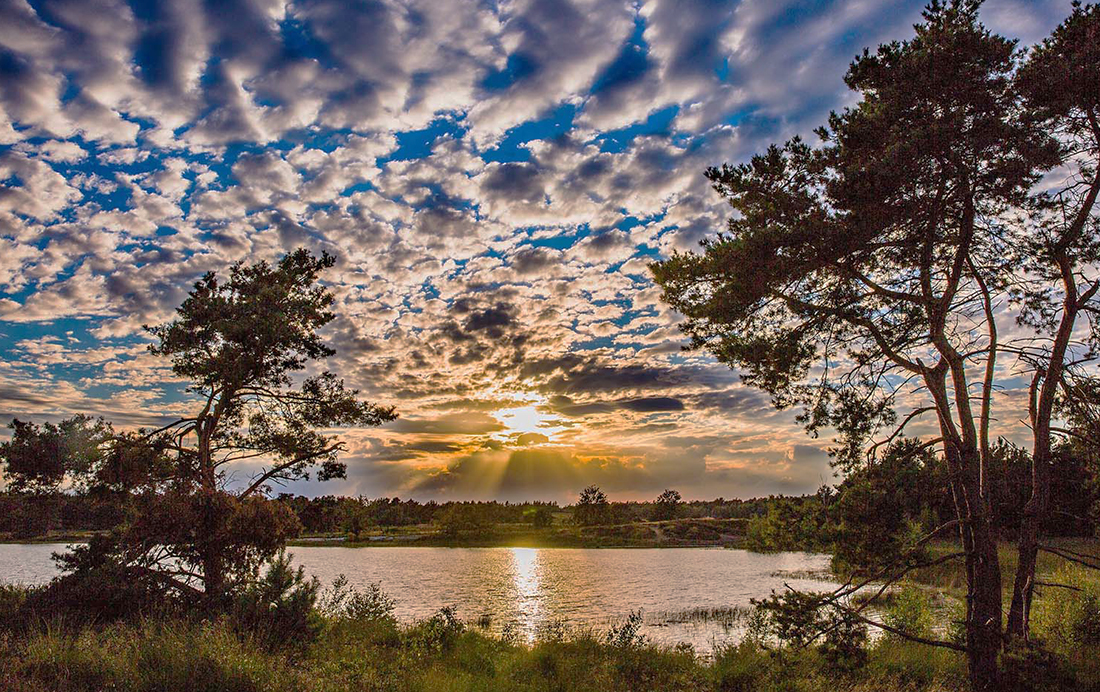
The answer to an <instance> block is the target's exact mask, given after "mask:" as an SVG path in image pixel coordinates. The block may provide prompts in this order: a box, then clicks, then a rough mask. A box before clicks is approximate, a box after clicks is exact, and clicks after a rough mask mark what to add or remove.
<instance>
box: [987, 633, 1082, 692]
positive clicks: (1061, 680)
mask: <svg viewBox="0 0 1100 692" xmlns="http://www.w3.org/2000/svg"><path fill="white" fill-rule="evenodd" d="M1000 682H1001V689H1002V690H1003V691H1004V692H1070V690H1074V689H1076V687H1075V685H1074V682H1073V679H1072V678H1071V677H1070V676H1069V675H1068V674H1067V672H1066V671H1065V670H1064V669H1063V668H1062V667H1061V666H1060V665H1059V664H1058V659H1057V658H1055V656H1054V654H1053V653H1051V652H1050V651H1049V650H1047V649H1045V648H1044V647H1043V646H1042V644H1041V643H1039V642H1035V641H1026V642H1025V641H1020V640H1018V639H1013V640H1010V641H1009V642H1007V643H1006V644H1005V648H1004V652H1003V653H1002V654H1001V681H1000Z"/></svg>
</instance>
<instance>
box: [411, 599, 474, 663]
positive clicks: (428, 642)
mask: <svg viewBox="0 0 1100 692" xmlns="http://www.w3.org/2000/svg"><path fill="white" fill-rule="evenodd" d="M465 631H466V626H465V625H463V624H462V621H461V620H459V619H458V614H457V611H456V610H455V608H454V606H444V607H443V608H440V609H439V610H438V611H436V613H435V615H432V616H431V617H430V618H428V619H427V620H424V621H423V622H420V623H418V624H417V625H416V626H414V627H413V628H411V629H409V630H408V631H407V632H406V633H405V640H406V642H407V643H408V645H409V647H410V648H411V649H412V651H413V653H414V654H417V655H419V656H428V655H432V654H438V653H441V652H444V651H450V650H451V649H453V648H454V646H455V643H456V642H457V641H458V638H459V637H460V636H461V635H462V634H463V633H464V632H465Z"/></svg>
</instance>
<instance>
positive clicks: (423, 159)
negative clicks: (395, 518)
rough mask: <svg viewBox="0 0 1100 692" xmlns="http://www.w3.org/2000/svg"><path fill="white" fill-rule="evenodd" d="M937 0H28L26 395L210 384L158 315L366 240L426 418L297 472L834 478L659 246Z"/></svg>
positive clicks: (526, 485) (381, 340)
mask: <svg viewBox="0 0 1100 692" xmlns="http://www.w3.org/2000/svg"><path fill="white" fill-rule="evenodd" d="M920 5H921V3H919V2H913V1H912V0H894V1H890V0H876V1H868V0H837V1H833V2H827V1H818V2H810V1H806V2H795V1H778V0H745V1H744V2H720V1H715V2H704V1H701V0H700V1H698V2H687V1H681V2H674V1H671V0H639V1H637V2H616V1H609V0H574V1H570V0H555V1H549V0H530V1H517V2H491V1H477V2H474V1H466V0H423V1H420V0H408V1H405V2H397V1H392V2H391V1H389V0H386V1H377V2H374V1H369V2H368V1H363V2H348V1H345V0H319V1H316V2H290V3H287V2H282V1H274V0H208V1H206V2H199V1H197V0H164V1H160V2H140V1H138V0H134V1H132V2H124V1H122V0H60V1H54V0H35V1H33V2H27V1H26V0H0V245H2V248H0V334H2V336H0V348H2V350H3V358H2V360H0V416H2V417H3V419H4V420H5V422H6V421H7V420H10V419H11V417H13V416H19V417H21V418H31V419H38V420H41V419H57V418H61V417H65V416H67V415H71V414H72V413H77V412H86V413H91V414H94V415H103V416H105V417H107V418H109V419H111V420H113V421H114V422H115V423H116V424H119V425H122V426H137V425H151V424H155V423H156V422H157V421H159V420H162V419H164V418H165V417H167V416H169V415H171V414H173V413H178V412H179V411H181V410H185V409H184V403H183V402H184V399H185V394H184V392H183V391H182V388H181V384H180V383H179V382H176V381H175V380H174V379H173V377H172V374H171V372H170V371H168V370H167V369H166V367H165V364H164V363H161V362H158V361H157V359H155V358H153V357H152V356H150V355H149V354H148V353H147V352H146V346H147V344H148V339H147V337H146V336H145V335H144V334H143V332H142V329H141V326H142V325H143V324H155V323H158V322H161V321H164V320H166V319H168V318H169V317H170V316H171V313H172V310H173V309H174V308H175V306H177V305H178V304H179V303H180V301H181V300H182V299H183V297H184V295H185V294H186V291H187V289H188V288H189V286H190V284H191V283H192V282H193V281H194V280H195V279H196V278H198V277H199V276H200V275H201V274H202V273H204V272H206V271H209V270H217V271H222V270H224V269H225V268H226V267H227V266H229V265H230V264H231V263H232V262H234V261H237V260H246V261H254V260H257V259H269V260H270V259H275V258H277V257H279V256H280V255H281V254H283V253H284V252H286V251H287V250H289V249H292V248H294V247H298V246H306V247H309V248H310V249H311V250H313V251H314V252H321V251H328V252H330V253H333V254H335V255H337V256H338V258H339V261H338V264H337V267H336V268H335V270H334V271H332V272H330V274H329V275H328V276H327V277H326V278H327V280H328V281H329V283H330V285H331V286H332V287H333V288H334V290H335V291H336V293H337V296H338V303H337V314H338V319H337V320H336V321H335V322H334V323H333V327H332V328H331V329H330V331H329V333H328V338H329V340H330V341H331V343H332V345H333V346H334V347H335V348H336V349H337V350H338V355H337V356H336V357H335V358H333V359H331V361H330V363H329V364H328V365H329V367H330V368H331V369H333V370H335V371H337V372H338V373H340V374H341V375H342V376H343V377H345V378H346V379H347V380H348V382H349V384H351V385H353V386H355V387H358V388H360V389H362V390H363V391H364V393H365V394H366V395H368V396H369V397H371V398H372V399H374V400H378V401H383V402H389V403H394V404H397V405H398V407H399V410H400V411H401V413H402V414H403V417H402V419H401V420H399V421H397V422H396V423H394V424H391V425H389V426H387V427H386V428H383V429H381V430H370V431H363V432H358V431H351V432H349V433H348V434H347V440H348V442H349V451H348V453H347V455H346V460H347V461H348V462H349V478H348V480H347V481H341V482H332V483H328V484H314V485H312V486H303V487H302V488H291V489H292V490H306V491H308V492H312V493H324V492H344V493H363V494H369V495H380V494H394V493H398V494H402V495H404V496H407V495H409V494H412V495H413V496H416V497H433V496H455V497H487V496H493V497H501V498H513V499H518V498H526V497H535V498H543V499H562V498H565V497H567V496H570V495H572V494H573V493H575V491H576V489H577V488H579V487H580V486H582V485H584V484H586V483H590V482H595V483H599V484H601V485H602V486H603V487H604V488H605V489H606V490H608V491H609V492H611V493H613V494H618V496H620V497H624V496H649V495H651V494H654V491H655V490H659V489H660V488H661V487H665V486H669V485H675V487H678V488H680V489H681V490H683V491H684V492H685V495H686V496H689V497H690V496H708V497H713V496H715V495H718V494H725V495H726V496H734V495H754V494H766V493H770V492H779V491H783V492H801V491H807V490H811V489H812V488H814V487H816V486H817V485H818V484H819V483H820V482H821V480H822V478H823V477H824V476H826V475H827V474H828V469H827V460H826V458H825V455H824V454H823V453H822V451H821V449H820V448H819V447H817V446H810V445H808V444H805V442H806V440H805V438H804V437H803V436H802V434H801V433H800V431H799V429H798V427H797V426H796V425H795V424H794V423H793V419H792V417H791V416H790V415H789V414H787V413H776V412H774V411H772V409H771V407H770V405H769V402H768V401H767V400H766V399H765V398H763V397H761V396H760V395H758V394H756V393H754V392H752V391H749V390H746V389H744V388H742V387H740V386H739V385H738V384H737V376H736V373H732V372H730V371H728V370H727V369H725V368H723V367H719V366H717V365H716V364H714V362H713V361H711V360H710V359H708V358H706V357H704V356H702V355H700V354H695V353H683V352H681V350H680V345H681V343H682V339H681V338H680V336H679V334H678V332H677V330H676V321H677V317H676V315H674V314H672V313H670V312H669V311H668V310H667V309H666V308H665V307H664V306H662V305H661V304H660V302H659V300H658V294H657V291H656V290H655V289H654V287H653V285H652V283H651V282H650V280H649V278H648V273H647V270H646V264H647V262H649V261H652V260H653V259H655V258H658V257H661V256H664V255H666V254H667V253H668V252H670V251H671V250H673V249H686V248H691V247H694V246H695V245H696V243H697V242H698V240H699V239H700V238H701V237H703V236H704V235H705V234H707V233H713V232H714V231H716V230H718V229H719V228H721V226H722V223H723V219H724V217H725V215H726V209H725V208H724V207H723V205H722V204H720V203H719V202H720V200H718V199H717V196H716V195H714V194H712V193H711V192H710V191H709V190H708V188H707V185H706V181H705V179H704V178H703V176H702V172H703V170H704V169H705V168H706V167H707V166H709V165H714V164H719V163H721V162H723V161H739V160H743V159H745V158H746V157H747V156H748V155H750V154H751V153H753V152H754V151H757V150H759V149H760V148H762V147H763V146H766V144H767V143H769V142H771V141H774V140H777V139H782V138H785V137H789V136H792V135H795V134H803V135H808V134H809V132H810V130H811V129H812V128H813V127H814V126H816V125H817V124H819V122H820V121H821V120H822V118H824V116H825V115H826V114H827V113H828V111H829V110H830V109H834V108H839V107H843V106H844V105H845V104H846V103H847V102H848V99H849V98H850V96H849V95H848V94H847V92H846V91H845V88H844V85H843V82H842V75H843V72H844V69H845V66H846V65H847V63H848V62H849V61H850V60H851V58H852V56H854V55H855V54H856V53H857V52H858V51H860V50H862V48H863V47H864V46H874V45H877V44H878V43H880V42H883V41H888V40H892V39H894V38H898V37H904V36H906V35H907V34H908V32H909V31H910V29H909V26H910V25H911V24H912V23H913V22H914V21H916V20H917V18H918V16H919V12H920ZM1067 11H1068V2H1053V1H1050V2H1026V1H1024V0H1018V1H1010V0H999V1H991V2H989V3H988V4H987V6H986V7H985V9H984V10H983V19H984V21H985V22H986V23H987V24H988V25H989V26H990V27H991V28H993V29H995V30H997V31H1000V32H1002V33H1005V34H1006V35H1009V36H1015V37H1019V38H1020V39H1021V40H1022V41H1024V42H1025V43H1026V42H1031V41H1034V40H1037V39H1038V38H1040V37H1041V36H1043V35H1045V34H1046V33H1047V32H1048V31H1049V30H1050V29H1051V28H1052V27H1053V26H1054V25H1055V24H1057V22H1058V21H1059V20H1060V19H1061V18H1062V17H1063V16H1064V15H1065V14H1066V12H1067ZM815 444H817V443H815ZM246 472H247V469H242V477H247V473H246Z"/></svg>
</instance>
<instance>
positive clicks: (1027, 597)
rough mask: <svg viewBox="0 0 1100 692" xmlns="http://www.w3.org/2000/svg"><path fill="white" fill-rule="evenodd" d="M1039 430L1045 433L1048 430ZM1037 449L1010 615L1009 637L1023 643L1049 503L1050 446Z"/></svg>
mask: <svg viewBox="0 0 1100 692" xmlns="http://www.w3.org/2000/svg"><path fill="white" fill-rule="evenodd" d="M1040 427H1042V428H1043V429H1044V430H1045V429H1046V427H1047V426H1040ZM1036 434H1038V430H1037V431H1036ZM1047 434H1048V435H1049V433H1047ZM1036 447H1037V449H1036V453H1035V455H1034V456H1033V457H1032V462H1031V464H1032V467H1031V474H1032V490H1031V498H1030V499H1029V500H1028V502H1027V505H1026V506H1025V507H1024V517H1023V521H1022V522H1021V524H1020V536H1019V539H1018V543H1017V553H1018V556H1019V557H1018V559H1019V562H1018V564H1017V565H1016V578H1015V580H1014V582H1013V585H1012V605H1011V607H1010V608H1009V611H1008V634H1009V635H1010V636H1013V637H1019V638H1021V639H1027V637H1028V631H1029V625H1030V619H1031V617H1030V616H1031V599H1032V595H1033V594H1034V592H1035V564H1036V562H1037V559H1038V554H1039V530H1040V528H1041V526H1042V523H1043V519H1044V518H1045V517H1046V514H1047V506H1048V505H1049V503H1050V443H1049V442H1047V444H1045V445H1036Z"/></svg>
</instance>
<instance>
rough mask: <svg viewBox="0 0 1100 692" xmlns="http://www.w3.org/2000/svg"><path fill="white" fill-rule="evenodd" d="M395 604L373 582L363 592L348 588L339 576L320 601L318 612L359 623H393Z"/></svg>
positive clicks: (346, 581)
mask: <svg viewBox="0 0 1100 692" xmlns="http://www.w3.org/2000/svg"><path fill="white" fill-rule="evenodd" d="M396 605H397V604H396V603H395V602H394V600H393V599H392V598H390V596H389V594H387V593H386V592H385V591H383V590H382V585H381V584H379V583H377V582H374V583H372V584H369V585H368V586H367V588H366V589H365V590H363V591H357V590H356V589H353V588H351V587H350V586H348V578H347V577H345V576H344V575H342V574H341V575H340V576H339V577H337V578H336V580H335V581H333V582H332V588H331V589H329V590H327V591H326V592H325V593H324V594H323V595H322V597H321V599H320V606H319V608H320V610H321V612H323V613H324V614H325V615H328V616H329V617H333V618H337V619H345V620H355V621H359V622H375V621H380V620H387V621H393V620H394V616H393V611H394V608H395V607H396Z"/></svg>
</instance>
